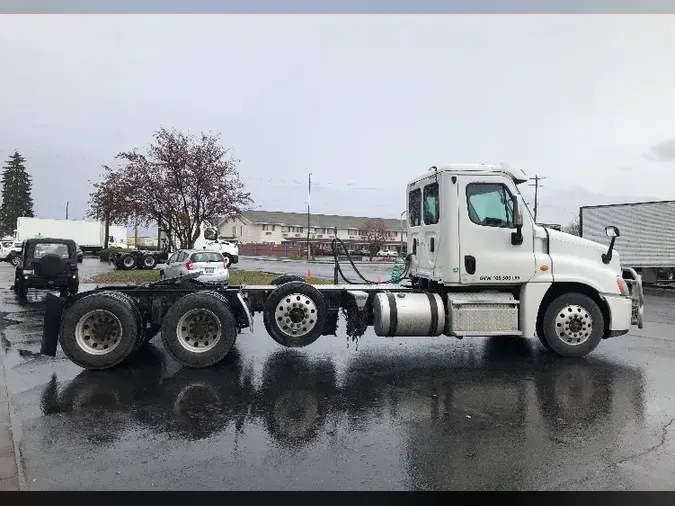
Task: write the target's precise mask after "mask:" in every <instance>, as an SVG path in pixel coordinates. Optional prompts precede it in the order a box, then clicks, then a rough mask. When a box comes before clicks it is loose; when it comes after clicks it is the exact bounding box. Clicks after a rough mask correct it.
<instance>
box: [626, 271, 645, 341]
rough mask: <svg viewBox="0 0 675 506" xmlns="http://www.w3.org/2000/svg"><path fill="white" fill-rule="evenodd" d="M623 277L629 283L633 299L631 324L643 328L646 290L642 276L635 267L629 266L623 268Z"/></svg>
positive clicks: (631, 298)
mask: <svg viewBox="0 0 675 506" xmlns="http://www.w3.org/2000/svg"><path fill="white" fill-rule="evenodd" d="M623 279H624V281H625V282H626V284H627V285H628V290H629V292H630V300H631V322H630V323H631V325H637V327H638V328H639V329H641V328H642V327H643V325H644V313H645V292H644V288H643V287H642V276H640V275H639V274H638V273H637V272H636V271H635V269H633V268H631V267H627V268H624V269H623Z"/></svg>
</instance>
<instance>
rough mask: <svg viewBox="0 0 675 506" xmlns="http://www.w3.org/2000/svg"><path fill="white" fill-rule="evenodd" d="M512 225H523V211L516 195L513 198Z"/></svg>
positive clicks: (515, 226) (517, 226) (516, 226)
mask: <svg viewBox="0 0 675 506" xmlns="http://www.w3.org/2000/svg"><path fill="white" fill-rule="evenodd" d="M513 226H514V228H516V229H517V228H521V227H522V226H523V213H522V208H521V207H520V201H519V200H518V197H517V196H516V197H514V198H513Z"/></svg>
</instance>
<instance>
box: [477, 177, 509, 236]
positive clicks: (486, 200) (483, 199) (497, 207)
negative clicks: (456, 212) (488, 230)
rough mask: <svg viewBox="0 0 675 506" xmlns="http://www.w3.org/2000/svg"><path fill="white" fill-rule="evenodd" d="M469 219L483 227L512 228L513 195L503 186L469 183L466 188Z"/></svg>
mask: <svg viewBox="0 0 675 506" xmlns="http://www.w3.org/2000/svg"><path fill="white" fill-rule="evenodd" d="M466 202H467V207H468V212H469V219H470V220H471V221H472V222H474V223H475V224H476V225H481V226H484V227H498V228H513V222H514V219H513V195H512V194H511V192H510V191H509V189H508V188H507V187H506V186H505V185H503V184H496V183H471V184H469V185H468V186H467V187H466Z"/></svg>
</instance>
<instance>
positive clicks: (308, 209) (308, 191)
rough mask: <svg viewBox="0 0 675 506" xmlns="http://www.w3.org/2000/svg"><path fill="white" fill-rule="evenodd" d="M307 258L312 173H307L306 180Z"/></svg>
mask: <svg viewBox="0 0 675 506" xmlns="http://www.w3.org/2000/svg"><path fill="white" fill-rule="evenodd" d="M307 183H308V184H307V260H309V256H310V255H309V213H310V211H311V200H312V173H311V172H310V173H309V180H308V181H307Z"/></svg>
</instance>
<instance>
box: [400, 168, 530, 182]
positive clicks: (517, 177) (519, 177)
mask: <svg viewBox="0 0 675 506" xmlns="http://www.w3.org/2000/svg"><path fill="white" fill-rule="evenodd" d="M435 171H438V172H439V173H440V172H449V173H455V174H462V173H464V174H466V173H471V172H476V173H480V172H482V173H495V172H501V173H504V174H506V175H507V176H509V177H510V178H511V179H512V180H513V181H514V183H516V184H521V183H524V182H526V181H527V180H528V179H529V178H528V177H527V174H526V173H525V171H524V170H523V169H520V168H516V167H511V166H510V165H509V164H507V163H501V164H499V165H494V164H487V163H472V164H459V163H453V164H447V165H435V166H432V167H430V168H429V170H428V171H427V172H426V173H425V174H423V175H420V176H418V177H416V178H415V179H413V180H412V181H411V182H410V183H408V186H410V185H412V184H415V183H417V182H418V181H420V180H421V179H425V178H427V177H429V176H432V175H433V174H434V172H435Z"/></svg>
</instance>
